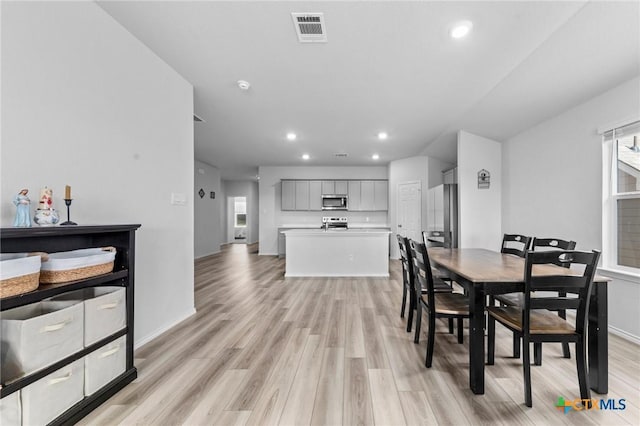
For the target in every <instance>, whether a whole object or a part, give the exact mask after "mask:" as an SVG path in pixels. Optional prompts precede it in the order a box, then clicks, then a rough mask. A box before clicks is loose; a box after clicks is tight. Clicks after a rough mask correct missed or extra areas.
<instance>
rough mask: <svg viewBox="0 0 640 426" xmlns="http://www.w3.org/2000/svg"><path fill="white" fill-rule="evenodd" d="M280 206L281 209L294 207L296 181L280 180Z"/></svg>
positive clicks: (293, 208)
mask: <svg viewBox="0 0 640 426" xmlns="http://www.w3.org/2000/svg"><path fill="white" fill-rule="evenodd" d="M280 208H281V209H282V210H295V209H296V181H294V180H283V181H282V200H281V203H280Z"/></svg>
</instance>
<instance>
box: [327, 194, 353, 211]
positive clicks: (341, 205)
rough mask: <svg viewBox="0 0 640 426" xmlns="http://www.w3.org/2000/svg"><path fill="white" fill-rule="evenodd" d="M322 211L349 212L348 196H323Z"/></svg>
mask: <svg viewBox="0 0 640 426" xmlns="http://www.w3.org/2000/svg"><path fill="white" fill-rule="evenodd" d="M322 210H347V196H346V195H323V196H322Z"/></svg>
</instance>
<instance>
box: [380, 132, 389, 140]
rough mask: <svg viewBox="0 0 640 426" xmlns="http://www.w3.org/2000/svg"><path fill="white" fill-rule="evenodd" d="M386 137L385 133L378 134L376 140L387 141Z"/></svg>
mask: <svg viewBox="0 0 640 426" xmlns="http://www.w3.org/2000/svg"><path fill="white" fill-rule="evenodd" d="M388 137H389V135H388V134H387V132H380V133H378V139H380V140H381V141H384V140H387V138H388Z"/></svg>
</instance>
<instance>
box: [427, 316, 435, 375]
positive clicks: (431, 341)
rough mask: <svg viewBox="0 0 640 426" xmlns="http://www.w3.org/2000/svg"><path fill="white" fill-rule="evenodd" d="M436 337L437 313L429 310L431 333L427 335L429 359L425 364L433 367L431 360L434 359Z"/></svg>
mask: <svg viewBox="0 0 640 426" xmlns="http://www.w3.org/2000/svg"><path fill="white" fill-rule="evenodd" d="M435 338H436V315H435V314H434V313H433V312H431V311H429V333H428V336H427V359H426V360H425V365H426V366H427V368H431V362H432V361H433V345H434V343H435Z"/></svg>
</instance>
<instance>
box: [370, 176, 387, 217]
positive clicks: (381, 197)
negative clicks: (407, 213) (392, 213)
mask: <svg viewBox="0 0 640 426" xmlns="http://www.w3.org/2000/svg"><path fill="white" fill-rule="evenodd" d="M373 193H374V194H373V201H374V204H373V209H374V210H379V211H382V210H388V209H389V201H388V200H389V182H387V181H386V180H377V181H374V182H373Z"/></svg>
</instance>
